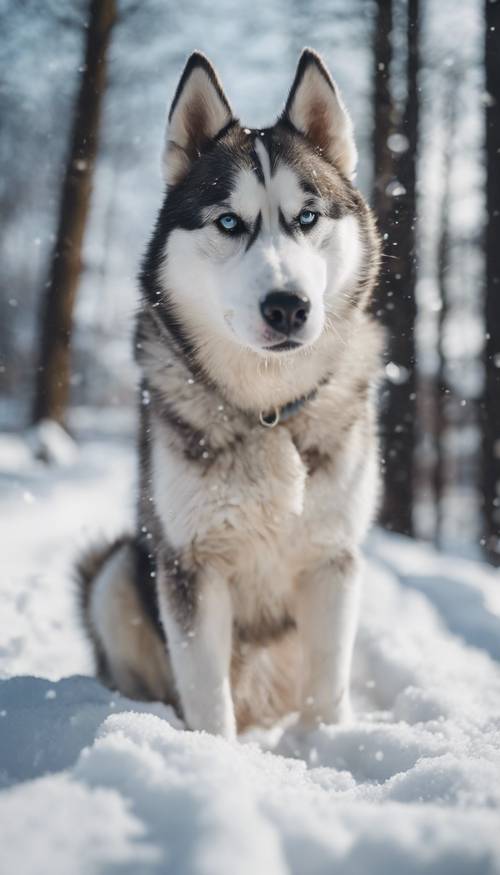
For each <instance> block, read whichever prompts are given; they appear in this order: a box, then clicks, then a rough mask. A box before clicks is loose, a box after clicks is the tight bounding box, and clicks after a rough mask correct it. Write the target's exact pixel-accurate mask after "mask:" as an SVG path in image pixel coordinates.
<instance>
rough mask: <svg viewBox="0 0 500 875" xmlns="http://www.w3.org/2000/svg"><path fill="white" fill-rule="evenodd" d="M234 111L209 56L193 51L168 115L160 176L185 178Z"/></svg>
mask: <svg viewBox="0 0 500 875" xmlns="http://www.w3.org/2000/svg"><path fill="white" fill-rule="evenodd" d="M233 118H234V117H233V113H232V111H231V107H230V106H229V102H228V100H227V97H226V95H225V94H224V91H223V88H222V85H221V83H220V81H219V78H218V76H217V73H216V72H215V70H214V68H213V67H212V65H211V63H210V61H209V60H208V58H206V57H205V55H202V54H201V52H193V54H192V55H191V57H190V58H189V59H188V62H187V64H186V66H185V68H184V72H183V74H182V76H181V79H180V82H179V84H178V86H177V91H176V92H175V97H174V99H173V102H172V106H171V108H170V113H169V116H168V126H167V135H166V142H165V151H164V153H163V162H162V163H163V175H164V177H165V180H166V182H167V184H168V185H177V184H178V183H179V182H181V181H182V179H183V178H184V177H185V175H186V173H187V172H188V170H189V168H190V167H191V164H192V163H193V161H195V160H196V159H197V158H199V156H200V155H201V153H202V152H203V150H204V149H205V148H206V147H207V145H208V143H209V142H210V140H212V139H213V138H214V137H216V136H217V134H219V133H220V132H221V130H222V129H223V128H225V127H227V125H228V124H229V123H230V122H231V121H233Z"/></svg>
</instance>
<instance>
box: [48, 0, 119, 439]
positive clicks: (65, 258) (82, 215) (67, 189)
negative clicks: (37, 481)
mask: <svg viewBox="0 0 500 875" xmlns="http://www.w3.org/2000/svg"><path fill="white" fill-rule="evenodd" d="M115 20H116V4H115V0H91V2H90V5H89V17H88V25H87V30H86V45H85V57H84V63H83V67H82V72H81V80H80V86H79V90H78V94H77V97H76V103H75V109H74V116H73V123H72V131H71V141H70V147H69V155H68V160H67V164H66V170H65V174H64V181H63V186H62V191H61V199H60V206H59V219H58V227H57V234H56V241H55V245H54V249H53V253H52V257H51V262H50V267H49V274H48V279H47V283H46V287H45V290H44V297H43V304H42V313H41V337H40V352H39V363H38V370H37V379H36V389H35V398H34V404H33V414H32V415H33V422H34V423H36V422H39V421H40V420H42V419H47V418H48V419H54V420H56V421H58V422H60V423H63V422H64V416H65V410H66V405H67V403H68V396H69V378H70V366H71V346H70V344H71V332H72V325H73V310H74V305H75V298H76V291H77V287H78V280H79V277H80V270H81V253H82V244H83V237H84V233H85V227H86V224H87V217H88V212H89V206H90V196H91V191H92V178H93V174H94V166H95V160H96V155H97V145H98V136H99V126H100V116H101V107H102V99H103V96H104V91H105V86H106V66H107V50H108V46H109V41H110V37H111V31H112V28H113V25H114V23H115Z"/></svg>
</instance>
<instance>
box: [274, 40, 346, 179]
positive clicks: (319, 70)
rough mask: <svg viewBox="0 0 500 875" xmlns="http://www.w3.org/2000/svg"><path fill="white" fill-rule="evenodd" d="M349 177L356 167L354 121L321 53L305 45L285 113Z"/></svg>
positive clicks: (285, 117)
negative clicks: (306, 47)
mask: <svg viewBox="0 0 500 875" xmlns="http://www.w3.org/2000/svg"><path fill="white" fill-rule="evenodd" d="M282 118H283V119H286V120H287V121H289V122H291V124H292V125H293V126H294V128H296V129H297V130H298V131H300V132H301V133H303V134H304V135H305V136H306V137H307V139H308V140H310V142H311V143H312V144H313V145H314V146H316V148H317V149H319V150H320V151H321V152H322V153H323V155H324V157H325V158H326V159H327V160H328V161H331V162H332V163H333V164H336V165H337V167H338V168H339V169H340V170H341V171H342V173H344V174H345V175H346V176H347V177H352V176H353V175H354V171H355V170H356V162H357V157H358V156H357V151H356V146H355V143H354V136H353V130H352V122H351V119H350V117H349V115H348V113H347V110H346V108H345V107H344V104H343V101H342V98H341V96H340V92H339V90H338V88H337V86H336V85H335V83H334V81H333V79H332V78H331V76H330V73H329V72H328V70H327V68H326V67H325V65H324V63H323V61H322V60H321V58H320V56H319V55H318V54H316V52H314V51H312V49H304V51H303V52H302V55H301V56H300V60H299V64H298V67H297V72H296V74H295V79H294V82H293V85H292V88H291V90H290V94H289V95H288V100H287V102H286V106H285V109H284V112H283V115H282Z"/></svg>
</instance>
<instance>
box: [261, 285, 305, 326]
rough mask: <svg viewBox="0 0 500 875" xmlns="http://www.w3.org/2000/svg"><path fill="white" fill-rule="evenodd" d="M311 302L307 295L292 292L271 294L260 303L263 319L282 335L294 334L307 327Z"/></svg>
mask: <svg viewBox="0 0 500 875" xmlns="http://www.w3.org/2000/svg"><path fill="white" fill-rule="evenodd" d="M310 309H311V302H310V300H309V298H307V297H306V296H305V295H297V294H295V293H292V292H279V291H274V292H269V293H268V294H267V295H266V297H265V298H264V300H263V301H261V303H260V312H261V313H262V317H263V319H264V321H265V322H267V324H268V325H270V326H271V328H274V330H275V331H279V332H280V334H286V335H289V334H293V332H294V331H298V330H299V329H300V328H302V326H303V325H305V323H306V321H307V317H308V315H309V310H310Z"/></svg>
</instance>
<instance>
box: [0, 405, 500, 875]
mask: <svg viewBox="0 0 500 875" xmlns="http://www.w3.org/2000/svg"><path fill="white" fill-rule="evenodd" d="M100 420H101V421H100V430H99V431H97V429H96V428H93V427H92V428H91V427H90V426H88V425H87V427H85V428H81V427H80V439H81V441H80V449H79V456H78V458H77V459H76V460H75V461H73V462H70V461H68V463H67V464H66V465H65V466H63V467H59V468H52V469H50V468H47V467H46V466H45V465H43V464H42V463H41V462H37V461H33V459H32V456H31V454H30V452H29V449H28V446H27V444H26V443H25V442H24V441H22V440H20V439H19V438H17V437H14V436H12V435H8V434H3V435H0V473H1V483H2V492H1V495H2V498H1V506H2V577H1V579H0V611H1V615H2V618H3V622H2V627H1V630H2V631H1V638H0V678H1V680H0V788H1V790H0V848H1V853H0V872H1V873H2V875H3V873H7V875H11V873H16V875H25V873H26V875H32V873H33V875H38V873H45V872H47V871H50V872H51V873H53V875H58V873H61V875H62V873H65V875H66V873H68V872H71V873H72V875H73V873H84V875H87V873H111V872H113V873H115V872H120V873H122V872H123V873H143V872H144V873H149V872H152V873H154V872H158V873H160V872H161V873H173V875H184V873H193V875H194V873H196V875H198V873H199V875H226V873H227V875H230V873H231V875H246V873H248V875H250V873H252V875H254V873H256V872H262V873H265V875H288V873H294V875H305V873H307V875H316V873H317V875H323V873H331V872H333V871H338V872H342V873H343V875H365V873H370V875H390V873H405V875H406V873H409V875H411V873H438V875H476V873H477V875H482V873H485V875H486V873H488V875H489V873H498V872H500V830H499V824H500V818H499V808H500V670H499V665H498V660H499V659H500V577H499V574H498V572H496V571H494V570H492V569H489V568H488V567H487V566H485V565H481V564H479V563H474V562H470V561H465V560H462V559H457V558H454V557H450V556H446V555H440V554H437V553H436V552H435V551H434V550H433V548H431V547H430V546H427V545H424V544H419V543H413V542H410V541H408V540H406V539H404V538H398V537H394V536H388V535H386V534H383V533H381V532H375V533H374V534H373V535H372V537H371V538H370V540H369V543H368V545H367V554H368V565H367V573H366V581H365V589H364V598H363V606H362V614H361V624H360V631H359V635H358V641H357V648H356V659H355V666H354V679H353V688H354V699H355V706H356V715H357V717H356V720H355V722H354V723H353V724H352V725H351V726H346V727H333V726H322V727H320V728H319V729H318V730H316V731H314V732H311V733H309V734H306V735H301V734H300V733H299V732H298V730H297V729H295V728H294V726H293V723H292V722H291V721H290V722H288V723H287V724H286V725H282V726H277V727H275V728H273V729H271V730H266V731H264V730H252V731H250V732H248V733H246V735H245V736H244V737H242V738H240V739H239V740H238V742H236V743H228V742H226V741H224V740H222V739H218V738H213V737H211V736H208V735H206V734H204V733H199V732H188V731H186V730H185V729H184V728H183V727H182V725H181V723H180V721H179V720H178V719H177V718H176V717H175V715H174V714H173V712H172V710H171V709H170V708H168V707H166V706H164V705H162V704H159V703H158V704H153V705H151V704H149V705H142V704H141V703H137V702H131V701H129V700H127V699H124V698H123V697H121V696H119V695H118V694H116V693H113V692H111V691H109V690H106V689H104V688H103V687H102V686H101V685H100V684H99V683H98V682H97V681H96V680H95V679H93V678H92V677H90V674H91V672H92V663H91V658H90V653H89V648H88V646H87V644H86V642H85V640H84V638H83V635H82V632H81V630H80V629H79V626H78V623H77V618H76V613H75V609H74V601H73V595H74V592H73V588H72V584H71V574H70V569H71V563H72V561H73V558H74V556H75V554H76V553H77V552H78V550H79V549H80V548H81V546H82V545H83V544H84V543H86V542H87V541H88V540H89V539H91V538H93V537H96V536H99V535H100V534H106V535H110V536H111V535H113V533H115V532H118V531H120V530H121V529H122V528H123V527H124V526H126V525H127V524H129V523H130V520H131V518H132V510H133V486H132V484H133V470H134V463H133V452H132V446H133V441H132V440H131V439H129V438H127V436H126V434H125V433H123V434H121V432H122V431H123V430H122V428H121V426H120V427H118V426H117V427H116V428H110V427H109V423H105V422H103V417H101V418H100ZM80 425H81V423H80Z"/></svg>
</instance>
